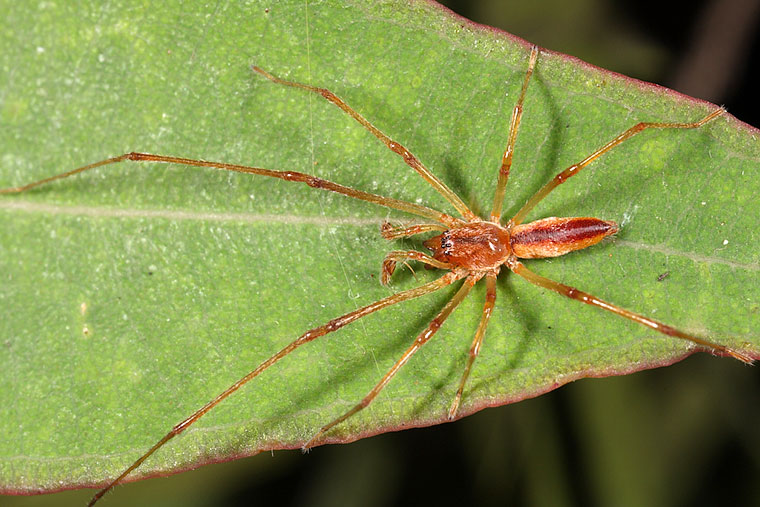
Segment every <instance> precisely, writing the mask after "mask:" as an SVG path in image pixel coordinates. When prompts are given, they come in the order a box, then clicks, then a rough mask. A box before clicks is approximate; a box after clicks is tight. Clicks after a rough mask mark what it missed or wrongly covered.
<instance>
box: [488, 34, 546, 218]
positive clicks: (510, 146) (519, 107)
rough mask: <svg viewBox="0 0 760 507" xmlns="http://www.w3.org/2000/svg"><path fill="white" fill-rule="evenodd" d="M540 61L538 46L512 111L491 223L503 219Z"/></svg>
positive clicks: (531, 57) (529, 63)
mask: <svg viewBox="0 0 760 507" xmlns="http://www.w3.org/2000/svg"><path fill="white" fill-rule="evenodd" d="M537 59H538V46H535V45H534V46H533V47H531V49H530V60H529V62H528V71H527V72H526V73H525V80H524V81H523V85H522V90H521V91H520V97H519V98H518V99H517V104H515V107H514V109H513V110H512V119H511V120H510V122H509V137H508V138H507V148H506V149H505V150H504V156H503V157H502V158H501V169H499V180H498V183H497V184H496V192H494V196H493V208H492V211H491V222H495V223H499V220H500V219H501V208H502V206H503V205H504V195H505V193H506V190H507V180H508V179H509V169H510V168H511V167H512V155H514V151H515V142H516V141H517V131H518V130H519V129H520V119H521V118H522V113H523V102H524V101H525V93H526V92H527V91H528V83H529V82H530V77H531V76H532V75H533V69H534V68H535V66H536V60H537Z"/></svg>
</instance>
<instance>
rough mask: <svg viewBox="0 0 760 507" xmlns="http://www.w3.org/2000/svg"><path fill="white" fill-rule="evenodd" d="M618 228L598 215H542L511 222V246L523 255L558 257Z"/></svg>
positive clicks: (602, 237)
mask: <svg viewBox="0 0 760 507" xmlns="http://www.w3.org/2000/svg"><path fill="white" fill-rule="evenodd" d="M617 231H618V226H617V224H616V223H615V222H612V221H608V220H600V219H598V218H592V217H572V218H557V217H550V218H543V219H541V220H536V221H535V222H531V223H529V224H520V225H516V226H514V227H513V228H512V229H511V231H510V247H511V249H512V252H513V253H514V254H515V256H516V257H520V258H523V259H538V258H542V257H558V256H560V255H564V254H566V253H568V252H572V251H574V250H580V249H582V248H586V247H589V246H591V245H595V244H597V243H599V242H600V241H601V240H602V239H604V238H605V237H606V236H609V235H611V234H615V233H616V232H617Z"/></svg>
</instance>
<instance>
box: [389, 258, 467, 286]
mask: <svg viewBox="0 0 760 507" xmlns="http://www.w3.org/2000/svg"><path fill="white" fill-rule="evenodd" d="M407 261H418V262H421V263H423V264H426V265H428V266H431V267H433V268H438V269H449V270H453V269H454V268H455V267H456V266H454V265H453V264H449V263H448V262H443V261H439V260H437V259H434V258H432V257H430V256H429V255H428V254H426V253H423V252H418V251H417V250H393V251H391V252H388V254H387V255H386V256H385V259H383V267H382V269H381V277H380V283H382V284H383V285H388V282H390V280H391V275H393V272H394V271H395V270H396V263H398V262H403V263H404V264H406V267H408V268H409V270H410V271H411V270H412V268H411V267H410V266H409V264H408V263H407ZM412 273H414V271H412Z"/></svg>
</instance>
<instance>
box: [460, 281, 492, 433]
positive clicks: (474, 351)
mask: <svg viewBox="0 0 760 507" xmlns="http://www.w3.org/2000/svg"><path fill="white" fill-rule="evenodd" d="M495 304H496V273H488V274H487V275H486V302H485V304H484V305H483V315H482V316H481V317H480V324H478V330H477V331H476V332H475V338H474V339H473V340H472V345H471V346H470V353H469V355H468V356H467V364H466V365H465V367H464V372H463V373H462V380H460V381H459V389H457V394H456V396H455V397H454V402H453V403H452V404H451V408H450V409H449V419H454V417H456V415H457V411H458V410H459V403H460V402H461V401H462V393H463V392H464V385H465V383H466V382H467V379H468V378H469V377H470V370H471V369H472V363H474V362H475V358H476V357H478V354H479V353H480V347H481V345H483V337H484V336H485V334H486V328H487V327H488V320H489V319H490V318H491V312H492V311H493V307H494V305H495Z"/></svg>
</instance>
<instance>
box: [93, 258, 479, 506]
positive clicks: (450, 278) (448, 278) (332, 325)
mask: <svg viewBox="0 0 760 507" xmlns="http://www.w3.org/2000/svg"><path fill="white" fill-rule="evenodd" d="M463 276H465V275H463V274H461V273H458V272H455V271H449V272H448V273H446V274H445V275H443V276H442V277H440V278H438V279H437V280H433V281H432V282H428V283H426V284H424V285H421V286H419V287H415V288H413V289H409V290H405V291H403V292H399V293H397V294H393V295H391V296H388V297H386V298H383V299H380V300H378V301H375V302H374V303H371V304H369V305H367V306H364V307H362V308H359V309H357V310H354V311H352V312H349V313H347V314H345V315H342V316H340V317H337V318H335V319H333V320H331V321H330V322H328V323H326V324H323V325H321V326H319V327H315V328H313V329H310V330H308V331H306V332H305V333H304V334H302V335H301V336H299V337H298V338H297V339H295V340H294V341H292V342H290V343H289V344H288V345H287V346H285V348H283V349H282V350H280V351H279V352H277V353H276V354H274V355H273V356H271V357H270V358H269V359H267V360H266V361H264V362H263V363H261V364H260V365H258V366H257V367H256V368H255V369H253V370H251V371H250V372H249V373H247V374H246V375H245V376H243V377H241V378H240V380H238V381H237V382H235V383H234V384H232V385H231V386H230V387H228V388H227V389H225V390H224V392H222V393H221V394H219V395H218V396H217V397H216V398H214V399H213V400H211V401H210V402H208V403H206V404H205V405H204V406H203V407H201V408H200V409H198V410H196V411H195V412H193V414H192V415H191V416H189V417H188V418H186V419H185V420H183V421H182V422H180V423H178V424H176V425H175V426H174V427H173V428H172V429H171V431H169V433H167V434H166V435H165V436H164V437H163V438H162V439H161V440H159V441H158V442H157V443H156V444H154V445H153V447H151V448H150V449H149V450H148V452H146V453H145V454H143V455H142V456H141V457H140V458H139V459H138V460H137V461H135V462H134V463H132V464H131V465H130V466H129V467H128V468H127V469H126V470H124V471H123V472H122V473H121V475H119V476H118V477H117V478H116V479H114V480H112V481H111V482H110V483H108V484H107V485H106V486H105V487H104V488H103V489H101V490H100V491H98V492H97V493H96V494H95V496H93V497H92V500H90V503H89V504H88V505H90V506H92V505H94V504H95V502H97V501H98V500H99V499H100V498H101V497H102V496H103V495H105V494H106V493H107V492H108V491H109V490H111V489H112V488H113V487H114V486H115V485H117V484H119V483H120V482H121V481H122V480H123V479H124V478H125V477H126V476H127V475H129V474H130V473H131V472H132V471H133V470H135V469H136V468H137V467H139V466H140V465H141V464H142V463H143V462H144V461H145V460H146V459H148V457H150V456H151V455H152V454H153V453H154V452H156V451H157V450H158V449H160V448H161V447H163V446H164V444H166V443H167V442H168V441H169V440H171V439H172V438H174V437H175V436H177V435H179V434H180V433H182V432H183V431H184V430H186V429H187V428H188V427H189V426H190V425H191V424H193V423H194V422H195V421H197V420H198V419H200V418H201V417H203V416H204V415H205V414H206V413H208V411H209V410H211V409H212V408H214V407H215V406H216V405H218V404H219V403H221V402H222V401H223V400H224V399H226V398H227V397H228V396H230V395H231V394H232V393H234V392H235V391H237V390H238V389H240V388H241V387H243V386H244V385H245V384H247V383H248V382H249V381H250V380H252V379H253V378H255V377H257V376H258V375H259V374H260V373H262V372H263V371H264V370H266V369H267V368H269V367H270V366H272V365H273V364H275V363H276V362H278V361H279V360H280V359H282V358H284V357H285V356H287V355H288V354H290V353H291V352H293V351H294V350H295V349H297V348H298V347H300V346H301V345H303V344H304V343H308V342H310V341H312V340H314V339H316V338H319V337H322V336H324V335H326V334H328V333H332V332H333V331H336V330H338V329H340V328H342V327H344V326H346V325H348V324H351V323H352V322H354V321H356V320H358V319H360V318H362V317H366V316H367V315H369V314H371V313H373V312H376V311H378V310H382V309H383V308H386V307H388V306H391V305H394V304H396V303H401V302H402V301H407V300H410V299H414V298H417V297H420V296H424V295H425V294H430V293H431V292H435V291H437V290H439V289H442V288H443V287H446V286H448V285H450V284H452V283H453V282H455V281H456V280H458V279H460V278H463ZM460 292H461V291H460Z"/></svg>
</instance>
